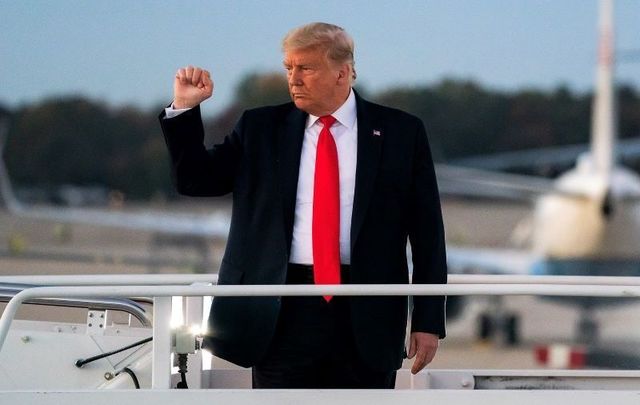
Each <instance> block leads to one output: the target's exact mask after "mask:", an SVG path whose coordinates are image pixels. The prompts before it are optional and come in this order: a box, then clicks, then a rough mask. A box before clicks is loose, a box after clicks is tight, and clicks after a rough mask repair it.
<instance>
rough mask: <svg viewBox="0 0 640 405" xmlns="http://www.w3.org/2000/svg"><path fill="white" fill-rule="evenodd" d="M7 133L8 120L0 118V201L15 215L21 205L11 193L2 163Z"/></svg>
mask: <svg viewBox="0 0 640 405" xmlns="http://www.w3.org/2000/svg"><path fill="white" fill-rule="evenodd" d="M8 132H9V120H8V119H6V118H0V200H1V201H2V203H3V205H4V206H5V207H6V208H7V209H8V210H9V212H12V213H15V212H19V211H21V210H22V204H20V202H19V201H18V199H17V198H16V196H15V194H14V193H13V187H12V186H11V180H10V179H9V172H8V171H7V166H6V164H5V162H4V148H5V146H6V144H7V134H8Z"/></svg>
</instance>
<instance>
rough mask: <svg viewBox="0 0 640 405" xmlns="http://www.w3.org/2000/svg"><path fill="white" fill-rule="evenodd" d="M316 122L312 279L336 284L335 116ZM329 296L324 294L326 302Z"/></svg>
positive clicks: (337, 180) (337, 194)
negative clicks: (317, 127)
mask: <svg viewBox="0 0 640 405" xmlns="http://www.w3.org/2000/svg"><path fill="white" fill-rule="evenodd" d="M320 122H321V123H322V125H323V128H322V130H321V131H320V137H319V138H318V146H317V149H316V169H315V178H314V183H313V223H312V235H311V236H312V241H313V242H312V243H313V278H314V281H315V283H316V284H340V177H339V174H338V149H337V148H336V142H335V141H334V139H333V135H331V131H330V128H331V125H333V123H334V122H336V119H335V118H333V117H332V116H330V115H327V116H324V117H320ZM331 298H332V296H331V295H325V296H324V299H325V300H326V301H327V302H329V301H330V300H331Z"/></svg>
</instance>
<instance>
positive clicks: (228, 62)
mask: <svg viewBox="0 0 640 405" xmlns="http://www.w3.org/2000/svg"><path fill="white" fill-rule="evenodd" d="M597 8H598V2H597V1H596V0H421V1H408V0H394V1H377V0H368V1H362V0H354V1H348V0H342V1H339V0H338V1H334V0H324V1H304V0H298V1H284V0H269V1H256V0H254V1H251V0H236V1H189V0H181V1H175V0H174V1H165V0H158V1H148V0H146V1H145V0H136V1H123V0H112V1H71V0H57V1H46V0H42V1H35V0H31V1H30V0H23V1H14V0H0V10H1V12H0V23H1V25H0V26H1V27H2V34H1V35H0V77H2V79H1V81H0V83H1V85H0V104H4V105H7V106H9V107H10V108H15V107H18V106H20V105H23V104H25V103H33V102H37V101H39V100H41V99H43V98H50V97H58V96H67V95H72V94H81V95H84V96H88V97H91V98H94V99H100V100H105V101H106V102H107V103H108V104H110V105H113V106H120V105H131V104H132V105H136V106H139V107H141V108H152V107H153V106H157V105H159V104H167V103H169V102H170V101H171V94H172V81H173V76H174V74H175V71H176V70H177V69H178V68H179V67H181V66H185V65H188V64H191V65H196V66H202V67H204V68H207V69H208V70H210V71H211V73H212V75H213V78H214V82H215V90H214V96H213V99H212V100H209V101H208V102H207V103H206V105H205V106H204V107H203V109H204V111H205V114H214V113H216V112H219V111H221V110H222V109H223V108H224V107H226V106H227V105H228V104H229V103H230V101H231V100H232V99H233V94H234V90H235V87H236V86H237V84H238V82H239V81H240V80H241V78H242V77H243V76H244V75H246V74H248V73H250V72H270V71H282V72H283V74H284V70H283V68H282V54H281V50H280V41H281V39H282V37H283V36H284V35H285V34H286V32H287V31H288V30H289V29H291V28H293V27H296V26H299V25H302V24H305V23H308V22H312V21H325V22H331V23H334V24H337V25H340V26H342V27H344V28H345V29H346V30H347V31H348V32H349V33H350V34H351V35H352V36H353V38H354V40H355V43H356V56H355V58H356V69H357V71H358V83H359V84H360V85H361V86H364V87H365V88H366V89H367V90H369V91H372V92H377V91H382V90H384V89H387V88H390V87H392V86H396V85H405V86H414V85H428V84H432V83H435V82H437V81H439V80H442V79H443V78H445V77H447V78H458V79H473V80H476V81H478V82H479V83H481V84H482V85H484V86H487V87H489V88H494V89H501V90H513V89H519V88H523V87H538V88H543V89H548V88H553V87H556V86H558V85H560V84H563V85H567V86H569V88H571V89H573V90H576V91H587V90H589V89H591V87H592V82H593V77H594V63H595V57H596V34H597V31H596V21H597ZM615 14H616V34H617V36H616V42H617V48H618V49H636V50H637V49H640V30H638V29H637V27H638V26H640V0H618V1H617V2H616V11H615ZM617 79H618V80H619V81H622V82H625V83H629V84H632V85H634V86H635V87H636V88H639V89H640V61H636V63H620V64H619V65H618V67H617Z"/></svg>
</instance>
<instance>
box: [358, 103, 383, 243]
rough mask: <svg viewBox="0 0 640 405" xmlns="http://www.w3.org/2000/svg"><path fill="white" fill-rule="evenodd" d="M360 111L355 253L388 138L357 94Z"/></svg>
mask: <svg viewBox="0 0 640 405" xmlns="http://www.w3.org/2000/svg"><path fill="white" fill-rule="evenodd" d="M356 108H357V114H358V156H357V163H356V185H355V192H354V197H353V213H352V217H351V250H352V251H353V247H354V246H355V242H356V240H357V239H358V235H359V233H360V230H361V229H362V224H363V223H364V219H365V216H366V213H367V208H368V206H369V201H370V200H371V195H372V193H373V187H374V185H375V180H376V174H377V173H378V164H379V162H380V152H381V147H382V140H383V139H382V138H383V135H384V133H383V131H382V128H381V127H380V126H377V124H376V122H375V117H373V116H372V115H370V114H369V111H368V107H367V102H366V101H364V100H363V99H362V98H360V96H358V94H357V93H356Z"/></svg>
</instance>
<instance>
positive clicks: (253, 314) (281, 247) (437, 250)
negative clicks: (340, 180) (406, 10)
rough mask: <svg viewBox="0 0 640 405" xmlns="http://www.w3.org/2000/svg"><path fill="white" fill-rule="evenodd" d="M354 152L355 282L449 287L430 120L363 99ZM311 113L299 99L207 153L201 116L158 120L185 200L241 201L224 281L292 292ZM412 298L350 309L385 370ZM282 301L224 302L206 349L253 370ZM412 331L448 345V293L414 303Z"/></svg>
mask: <svg viewBox="0 0 640 405" xmlns="http://www.w3.org/2000/svg"><path fill="white" fill-rule="evenodd" d="M356 103H357V115H358V151H357V166H356V185H355V196H354V205H353V214H352V223H351V270H350V271H351V277H350V282H351V283H353V284H404V283H408V282H409V274H408V270H407V259H406V243H407V237H409V240H410V242H411V245H412V252H413V283H446V279H447V271H446V259H445V245H444V231H443V226H442V215H441V211H440V201H439V197H438V189H437V185H436V179H435V174H434V168H433V162H432V160H431V153H430V150H429V144H428V141H427V135H426V132H425V129H424V126H423V124H422V122H421V121H420V120H419V119H418V118H416V117H414V116H411V115H409V114H407V113H404V112H402V111H399V110H395V109H391V108H387V107H383V106H380V105H377V104H373V103H370V102H367V101H365V100H363V99H362V98H360V97H359V96H357V95H356ZM306 119H307V114H306V113H304V112H303V111H300V110H298V109H297V108H296V107H295V105H294V104H293V103H288V104H283V105H279V106H272V107H264V108H258V109H255V110H249V111H246V112H245V113H244V114H243V115H242V117H241V118H240V120H239V122H238V124H237V126H236V128H235V129H234V131H233V132H232V133H231V134H230V135H229V136H227V137H226V138H225V141H224V143H222V144H220V145H216V146H215V147H214V148H212V149H210V150H206V149H205V148H204V146H203V137H204V130H203V127H202V121H201V118H200V110H199V108H194V109H192V110H190V111H188V112H186V113H183V114H181V115H179V116H178V117H175V118H172V119H164V113H162V114H161V115H160V122H161V125H162V129H163V132H164V135H165V139H166V143H167V146H168V148H169V153H170V156H171V162H172V167H173V172H172V174H173V177H174V181H175V184H176V186H177V189H178V191H179V192H180V193H182V194H186V195H191V196H218V195H223V194H227V193H230V192H232V193H233V213H232V218H231V229H230V231H229V239H228V242H227V247H226V251H225V254H224V257H223V259H222V265H221V267H220V272H219V284H244V285H248V284H284V282H285V278H286V271H287V263H288V261H289V251H290V247H291V239H292V233H293V218H294V209H295V201H296V188H297V183H298V169H299V164H300V153H301V148H302V139H303V135H304V126H305V122H306ZM407 303H408V299H407V298H406V297H405V298H403V297H358V298H353V299H352V301H351V318H352V325H353V333H354V337H355V341H356V346H357V348H358V350H359V351H360V354H361V355H362V357H363V358H364V359H365V361H367V362H368V363H369V365H370V366H371V367H373V368H374V369H377V370H380V371H389V370H395V369H397V368H399V367H400V366H401V363H402V358H403V349H404V339H405V331H406V325H407V312H408V311H407ZM279 309H280V298H279V297H257V298H239V297H229V298H223V297H220V298H216V299H214V301H213V305H212V308H211V314H210V318H209V335H208V336H207V338H206V339H205V347H208V348H210V349H212V351H213V352H214V353H215V354H216V355H217V356H219V357H221V358H224V359H227V360H230V361H232V362H234V363H236V364H239V365H241V366H245V367H249V366H252V365H254V364H256V363H257V362H258V361H259V360H260V359H261V358H262V356H263V355H264V354H265V352H266V350H267V348H268V346H269V343H270V342H271V339H272V337H273V334H274V330H275V325H276V320H277V318H278V312H279ZM411 329H412V331H423V332H430V333H434V334H437V335H439V336H440V337H444V334H445V327H444V297H415V299H414V300H413V310H412V323H411Z"/></svg>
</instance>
